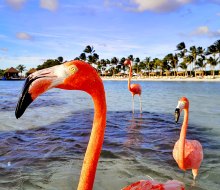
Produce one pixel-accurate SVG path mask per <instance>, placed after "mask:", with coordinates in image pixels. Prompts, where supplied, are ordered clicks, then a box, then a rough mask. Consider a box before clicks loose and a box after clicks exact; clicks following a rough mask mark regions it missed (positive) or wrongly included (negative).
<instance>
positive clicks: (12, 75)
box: [4, 67, 19, 79]
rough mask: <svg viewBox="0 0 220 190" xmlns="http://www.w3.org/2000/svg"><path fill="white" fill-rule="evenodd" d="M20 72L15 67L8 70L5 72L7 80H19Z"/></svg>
mask: <svg viewBox="0 0 220 190" xmlns="http://www.w3.org/2000/svg"><path fill="white" fill-rule="evenodd" d="M18 73H19V71H18V70H17V69H15V68H13V67H11V68H9V69H6V70H5V71H4V78H5V79H18V78H19V75H18Z"/></svg>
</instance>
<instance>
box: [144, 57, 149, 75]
mask: <svg viewBox="0 0 220 190" xmlns="http://www.w3.org/2000/svg"><path fill="white" fill-rule="evenodd" d="M150 59H151V58H150V57H146V58H145V60H144V63H145V66H146V69H147V71H148V76H150V72H149V71H150Z"/></svg>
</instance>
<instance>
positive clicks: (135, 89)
mask: <svg viewBox="0 0 220 190" xmlns="http://www.w3.org/2000/svg"><path fill="white" fill-rule="evenodd" d="M130 90H131V93H132V94H134V95H135V94H139V95H141V90H142V89H141V85H139V84H131V88H130Z"/></svg>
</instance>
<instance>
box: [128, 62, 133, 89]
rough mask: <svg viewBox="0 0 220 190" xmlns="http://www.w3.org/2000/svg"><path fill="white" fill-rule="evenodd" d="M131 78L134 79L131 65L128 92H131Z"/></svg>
mask: <svg viewBox="0 0 220 190" xmlns="http://www.w3.org/2000/svg"><path fill="white" fill-rule="evenodd" d="M131 77H132V65H131V64H130V72H129V78H128V90H130V91H131Z"/></svg>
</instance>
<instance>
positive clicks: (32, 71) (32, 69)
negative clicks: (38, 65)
mask: <svg viewBox="0 0 220 190" xmlns="http://www.w3.org/2000/svg"><path fill="white" fill-rule="evenodd" d="M35 71H37V69H35V68H31V69H30V70H29V71H28V72H26V76H27V77H28V76H29V75H30V74H32V73H34V72H35Z"/></svg>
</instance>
